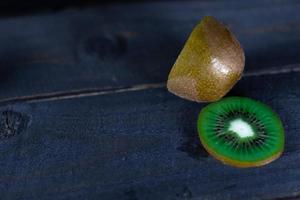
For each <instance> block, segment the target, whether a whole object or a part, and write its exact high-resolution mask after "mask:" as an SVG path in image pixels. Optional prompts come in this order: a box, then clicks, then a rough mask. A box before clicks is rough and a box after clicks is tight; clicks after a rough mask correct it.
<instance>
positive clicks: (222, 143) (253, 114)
mask: <svg viewBox="0 0 300 200" xmlns="http://www.w3.org/2000/svg"><path fill="white" fill-rule="evenodd" d="M197 126H198V133H199V137H200V141H201V143H202V145H203V146H204V148H205V149H206V150H207V151H208V153H210V154H211V155H212V156H213V157H215V158H216V159H218V160H220V161H222V162H223V163H225V164H228V165H231V166H235V167H258V166H262V165H265V164H268V163H270V162H272V161H274V160H275V159H277V158H278V157H279V156H280V155H281V154H282V152H283V149H284V141H285V139H284V128H283V125H282V122H281V120H280V118H279V116H278V115H277V114H276V113H275V112H274V111H273V110H272V109H271V108H270V107H269V106H267V105H265V104H263V103H261V102H259V101H256V100H252V99H250V98H245V97H227V98H224V99H222V100H220V101H218V102H214V103H211V104H209V105H208V106H206V107H204V108H203V109H202V110H201V112H200V114H199V118H198V123H197Z"/></svg>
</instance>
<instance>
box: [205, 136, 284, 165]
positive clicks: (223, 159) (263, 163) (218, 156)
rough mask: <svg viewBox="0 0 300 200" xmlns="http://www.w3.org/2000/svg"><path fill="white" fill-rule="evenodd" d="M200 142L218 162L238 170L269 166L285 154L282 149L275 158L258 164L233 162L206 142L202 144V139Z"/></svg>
mask: <svg viewBox="0 0 300 200" xmlns="http://www.w3.org/2000/svg"><path fill="white" fill-rule="evenodd" d="M200 141H201V144H202V145H203V147H204V148H205V150H206V151H207V152H208V153H209V154H210V155H212V156H213V157H214V158H216V159H217V160H219V161H221V162H222V163H224V164H226V165H230V166H233V167H238V168H248V167H260V166H263V165H266V164H269V163H270V162H272V161H274V160H276V159H277V158H279V157H280V156H281V154H282V152H283V149H281V150H280V151H279V152H278V153H276V154H274V155H273V156H271V157H269V158H267V159H265V160H261V161H258V162H240V161H237V160H232V159H230V158H227V157H224V156H221V155H219V154H217V153H215V152H214V151H213V150H212V149H210V148H209V147H208V146H207V145H206V144H205V143H204V142H202V140H201V138H200Z"/></svg>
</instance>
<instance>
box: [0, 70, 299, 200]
mask: <svg viewBox="0 0 300 200" xmlns="http://www.w3.org/2000/svg"><path fill="white" fill-rule="evenodd" d="M299 80H300V73H287V74H274V75H267V76H251V77H246V78H244V79H243V80H242V81H241V82H240V83H239V84H238V85H237V87H235V88H234V90H233V91H232V93H231V94H230V95H242V96H248V97H252V98H256V99H258V100H261V101H263V102H265V103H267V104H268V105H270V106H272V107H273V109H274V110H275V111H276V112H278V113H279V115H280V116H281V118H282V120H283V123H284V126H285V129H286V148H285V152H284V154H283V156H282V157H281V158H280V159H279V160H277V161H275V162H273V163H271V164H270V165H267V166H264V167H260V168H253V169H236V168H232V167H229V166H225V165H223V164H221V163H219V162H218V161H216V160H214V159H213V158H212V157H211V156H209V155H208V154H207V153H206V152H205V151H204V150H203V148H202V146H201V145H200V142H199V139H198V136H197V131H196V119H197V115H198V112H199V111H200V109H201V108H202V107H203V106H204V105H205V104H196V103H191V102H188V101H185V100H182V99H179V98H178V97H176V96H174V95H172V94H170V93H168V92H167V91H166V89H165V88H157V89H145V90H140V91H132V92H121V93H112V94H105V95H99V96H93V97H83V98H72V99H64V100H52V101H41V102H39V101H35V102H32V101H29V102H26V101H23V102H18V103H15V104H8V105H4V106H1V107H0V113H1V116H3V117H0V130H2V127H3V128H4V130H5V131H6V132H8V130H14V134H13V135H11V136H10V137H3V138H2V137H1V138H0V171H1V174H0V182H1V184H0V194H1V196H2V197H3V198H4V199H53V198H55V199H222V200H226V199H228V200H229V199H273V198H287V197H289V198H296V199H297V198H298V195H299V187H300V170H299V169H300V154H299V149H300V142H299V141H300V140H299V130H300V124H299V123H298V122H299V120H300V115H299V110H300V107H299V106H300V88H299ZM9 115H10V116H9ZM17 122H22V123H17Z"/></svg>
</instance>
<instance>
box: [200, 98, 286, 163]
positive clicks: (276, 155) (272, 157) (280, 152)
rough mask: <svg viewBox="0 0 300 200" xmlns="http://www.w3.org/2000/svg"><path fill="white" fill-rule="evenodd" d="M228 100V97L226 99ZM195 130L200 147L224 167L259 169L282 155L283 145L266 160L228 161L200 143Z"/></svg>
mask: <svg viewBox="0 0 300 200" xmlns="http://www.w3.org/2000/svg"><path fill="white" fill-rule="evenodd" d="M228 98H230V97H228ZM265 106H267V107H269V106H268V105H265ZM270 109H271V108H270ZM271 110H272V109H271ZM201 112H202V111H201ZM201 112H200V114H201ZM200 114H199V116H200ZM274 114H275V115H276V117H277V118H278V119H279V121H280V122H281V120H280V118H279V116H278V115H277V113H275V112H274ZM199 120H200V117H199V118H198V122H199ZM197 129H198V135H199V138H200V142H201V144H202V146H203V147H204V148H205V150H206V151H207V152H208V153H209V154H210V155H212V156H213V157H214V158H216V159H217V160H219V161H221V162H222V163H224V164H226V165H230V166H232V167H238V168H249V167H260V166H263V165H266V164H269V163H271V162H272V161H274V160H276V159H277V158H279V157H280V156H281V155H282V152H283V150H284V145H283V146H282V148H281V149H280V150H279V151H278V152H276V153H274V154H273V155H272V156H270V157H268V158H266V159H264V160H259V161H257V162H247V161H245V162H242V161H237V160H233V159H230V158H228V157H225V156H222V155H220V154H218V153H216V152H215V151H214V150H213V149H212V148H210V147H209V146H208V145H207V144H206V143H205V142H204V141H202V139H201V137H200V135H201V132H200V129H199V128H198V127H197ZM282 130H283V134H284V129H282ZM283 144H285V138H284V137H283Z"/></svg>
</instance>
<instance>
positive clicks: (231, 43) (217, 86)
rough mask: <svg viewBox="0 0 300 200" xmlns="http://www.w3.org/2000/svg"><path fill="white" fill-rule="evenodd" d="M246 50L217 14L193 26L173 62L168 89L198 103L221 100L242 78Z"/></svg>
mask: <svg viewBox="0 0 300 200" xmlns="http://www.w3.org/2000/svg"><path fill="white" fill-rule="evenodd" d="M244 65H245V56H244V51H243V49H242V47H241V45H240V44H239V42H238V40H237V39H236V38H235V37H234V35H233V34H232V33H231V32H230V31H229V30H228V29H227V28H226V26H224V25H223V24H222V23H220V22H219V21H217V20H216V19H215V18H214V17H211V16H206V17H204V18H203V19H202V20H201V22H200V23H199V24H198V25H197V26H196V27H195V28H194V30H193V31H192V33H191V35H190V36H189V38H188V40H187V41H186V43H185V45H184V47H183V49H182V51H181V53H180V54H179V56H178V58H177V60H176V62H175V64H174V65H173V67H172V69H171V71H170V73H169V77H168V81H167V88H168V90H169V91H170V92H171V93H174V94H175V95H178V96H180V97H182V98H185V99H188V100H191V101H196V102H213V101H217V100H219V99H221V98H222V97H223V96H224V95H225V94H226V93H227V92H228V91H229V90H230V89H231V88H232V87H233V86H234V85H235V84H236V82H237V81H238V80H239V79H240V78H241V76H242V73H243V70H244Z"/></svg>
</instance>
